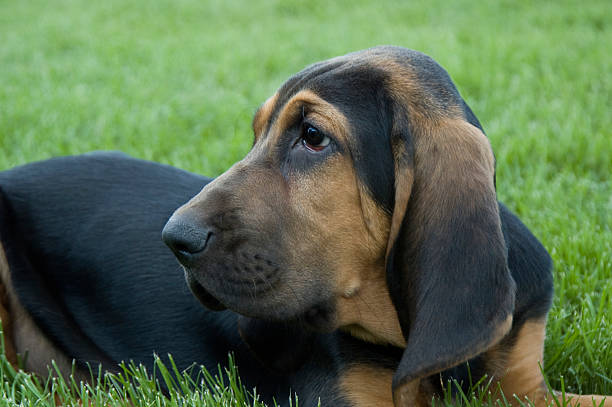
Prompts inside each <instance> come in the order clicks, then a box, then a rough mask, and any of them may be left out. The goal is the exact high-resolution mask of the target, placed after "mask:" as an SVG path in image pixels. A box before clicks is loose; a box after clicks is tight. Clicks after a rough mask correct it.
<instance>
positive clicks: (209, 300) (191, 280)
mask: <svg viewBox="0 0 612 407" xmlns="http://www.w3.org/2000/svg"><path fill="white" fill-rule="evenodd" d="M185 281H187V286H189V289H190V290H191V293H192V294H193V296H194V297H196V298H197V299H198V301H200V303H202V305H204V306H205V307H206V308H208V309H211V310H213V311H223V310H224V309H227V307H226V306H225V305H223V304H222V303H221V301H219V300H218V299H216V298H215V297H213V295H212V294H211V293H209V292H208V291H206V289H205V288H204V287H202V285H201V284H200V283H199V282H198V280H196V278H195V277H194V276H193V274H191V272H190V271H189V270H188V269H187V268H185Z"/></svg>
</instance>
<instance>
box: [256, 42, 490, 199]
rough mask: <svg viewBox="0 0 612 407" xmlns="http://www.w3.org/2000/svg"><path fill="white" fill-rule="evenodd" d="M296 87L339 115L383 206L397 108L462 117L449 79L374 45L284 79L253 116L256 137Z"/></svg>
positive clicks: (419, 58)
mask: <svg viewBox="0 0 612 407" xmlns="http://www.w3.org/2000/svg"><path fill="white" fill-rule="evenodd" d="M302 91H309V92H311V93H313V94H315V95H317V96H318V97H319V98H321V99H323V100H324V101H325V102H327V103H329V104H331V105H333V107H334V109H336V110H337V111H338V112H340V113H341V114H342V115H343V116H344V118H345V120H344V122H345V123H347V124H348V126H349V128H348V129H346V131H347V133H348V134H350V137H349V140H348V143H349V146H348V147H349V150H350V153H351V156H352V159H353V163H354V165H355V167H356V170H357V173H358V175H359V178H360V179H361V180H362V182H363V184H364V185H365V186H366V187H367V189H368V190H369V192H370V193H371V195H372V196H373V197H374V198H375V200H376V201H378V202H379V203H380V204H381V205H382V206H383V207H385V208H386V209H390V208H391V206H392V202H393V185H394V175H393V154H392V146H391V132H392V130H393V127H394V122H393V120H394V117H396V116H397V115H396V113H397V111H400V110H401V111H402V112H403V113H406V115H407V117H408V119H410V116H413V115H414V116H416V115H418V116H423V117H445V116H447V115H448V114H453V115H457V114H459V115H461V116H463V117H466V116H467V113H466V112H465V109H464V108H463V106H464V105H465V104H464V103H463V100H462V99H461V97H460V95H459V93H458V92H457V89H456V88H455V86H454V84H453V83H452V81H451V80H450V77H449V76H448V74H447V73H446V71H445V70H444V69H443V68H442V67H440V65H438V64H437V63H436V62H435V61H434V60H433V59H431V58H430V57H428V56H426V55H424V54H422V53H419V52H416V51H411V50H407V49H404V48H398V47H376V48H372V49H368V50H364V51H359V52H356V53H352V54H347V55H344V56H340V57H336V58H333V59H330V60H326V61H322V62H318V63H315V64H313V65H310V66H308V67H306V68H305V69H303V70H302V71H300V72H298V73H297V74H295V75H294V76H292V77H290V78H289V79H288V80H287V81H286V82H285V83H284V84H283V85H282V86H281V88H280V89H279V90H278V92H277V93H276V94H275V95H274V96H273V97H272V98H270V99H269V100H268V101H267V102H266V103H264V105H262V107H261V108H260V110H259V111H258V112H257V114H256V115H255V118H254V121H253V125H254V126H253V127H254V130H255V133H256V137H257V136H258V135H259V134H260V133H266V132H267V131H268V130H269V129H270V128H271V126H273V125H274V123H275V121H276V120H277V119H278V118H279V116H282V114H283V113H284V112H283V110H284V109H285V108H286V107H287V106H289V105H291V104H288V102H289V101H291V100H292V98H294V96H295V95H297V94H299V93H300V92H302ZM465 107H466V108H467V106H465ZM467 109H468V110H469V108H467ZM469 113H471V112H469ZM468 121H471V120H468ZM478 126H479V124H478Z"/></svg>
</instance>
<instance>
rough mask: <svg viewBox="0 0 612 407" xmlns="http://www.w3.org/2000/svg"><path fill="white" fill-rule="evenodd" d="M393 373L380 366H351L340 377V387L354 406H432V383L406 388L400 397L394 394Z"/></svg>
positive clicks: (415, 384)
mask: <svg viewBox="0 0 612 407" xmlns="http://www.w3.org/2000/svg"><path fill="white" fill-rule="evenodd" d="M393 374H394V372H393V370H392V369H387V368H384V367H379V366H373V365H365V364H358V365H353V366H349V367H348V368H347V369H346V370H345V371H344V372H343V373H342V375H341V377H340V388H341V389H342V393H343V394H344V395H345V397H346V398H348V400H349V401H350V402H351V403H352V405H353V406H354V407H391V406H395V407H397V406H402V407H403V406H410V407H427V406H430V405H431V404H432V403H431V401H432V399H433V394H434V388H433V386H432V385H431V383H430V382H429V381H423V382H420V383H419V382H413V383H412V384H411V385H410V386H405V387H403V390H404V391H403V392H402V394H401V395H393V393H392V391H391V383H392V380H393ZM394 398H396V399H395V400H394Z"/></svg>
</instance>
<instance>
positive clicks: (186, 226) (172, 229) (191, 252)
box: [162, 216, 213, 266]
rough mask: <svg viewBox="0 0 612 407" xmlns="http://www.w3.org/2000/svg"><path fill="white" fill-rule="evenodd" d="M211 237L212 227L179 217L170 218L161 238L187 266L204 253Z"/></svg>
mask: <svg viewBox="0 0 612 407" xmlns="http://www.w3.org/2000/svg"><path fill="white" fill-rule="evenodd" d="M212 239H213V231H212V228H208V227H203V226H200V225H198V224H196V223H194V222H191V221H189V220H187V219H183V218H181V217H179V218H175V217H174V216H173V217H172V218H170V220H169V221H168V223H166V226H164V230H163V231H162V240H163V241H164V243H166V245H168V247H170V249H172V251H173V252H174V255H175V256H176V257H177V258H178V260H179V261H180V262H181V263H182V264H183V265H185V266H189V265H190V264H191V263H192V262H193V261H194V260H195V259H196V258H197V257H198V256H199V255H200V254H202V253H204V252H205V251H206V248H207V247H208V246H209V244H210V242H211V240H212Z"/></svg>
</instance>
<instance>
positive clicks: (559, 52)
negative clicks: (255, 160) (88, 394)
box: [0, 0, 612, 405]
mask: <svg viewBox="0 0 612 407" xmlns="http://www.w3.org/2000/svg"><path fill="white" fill-rule="evenodd" d="M611 15H612V3H610V2H609V0H601V1H600V0H589V1H565V0H558V1H555V2H531V1H497V2H474V1H467V0H459V1H455V2H448V1H443V0H430V1H427V2H420V1H414V2H407V1H377V2H370V1H365V0H340V1H327V0H310V1H308V2H307V1H302V0H258V1H253V2H239V1H229V0H225V1H224V0H206V1H204V0H172V1H170V0H150V1H131V2H125V1H119V0H106V1H103V2H102V1H101V2H91V1H83V0H57V1H53V2H49V1H42V0H28V1H9V0H4V1H3V0H0V44H1V45H0V170H1V169H6V168H9V167H11V166H14V165H18V164H22V163H25V162H28V161H32V160H38V159H43V158H47V157H50V156H54V155H64V154H75V153H82V152H86V151H89V150H99V149H115V150H123V151H125V152H127V153H129V154H131V155H134V156H136V157H141V158H146V159H153V160H156V161H161V162H164V163H169V164H172V165H175V166H179V167H183V168H185V169H188V170H192V171H196V172H200V173H203V174H206V175H217V174H219V173H221V172H222V171H223V170H225V169H227V168H228V167H229V166H230V165H231V163H233V162H234V161H236V160H238V159H239V158H240V157H242V156H243V155H244V154H245V153H246V152H247V151H248V149H249V147H250V145H251V137H252V134H251V130H250V121H251V116H252V114H253V113H254V111H255V109H256V108H257V107H258V106H259V104H260V103H262V102H263V101H264V100H265V99H266V98H267V97H268V96H269V95H270V94H272V92H273V91H274V90H276V88H277V87H278V86H280V85H281V83H282V82H283V81H284V80H285V79H286V78H287V77H288V76H289V75H291V74H292V73H295V72H297V71H298V70H300V69H301V68H303V67H304V66H305V65H307V64H309V63H312V62H315V61H317V60H321V59H325V58H329V57H332V56H335V55H339V54H344V53H347V52H350V51H354V50H357V49H362V48H366V47H369V46H373V45H377V44H395V45H401V46H406V47H409V48H413V49H417V50H420V51H423V52H425V53H427V54H429V55H430V56H432V57H433V58H434V59H436V60H437V61H438V62H439V63H440V64H441V65H442V66H444V67H445V68H446V69H447V70H448V71H449V73H450V75H451V77H452V78H453V79H454V81H455V83H456V85H457V87H458V88H459V90H460V92H461V93H462V95H463V96H464V98H465V99H466V101H467V102H468V104H470V106H471V107H472V109H473V110H474V112H475V113H476V115H477V116H478V118H479V119H480V121H481V122H482V124H483V126H484V128H485V130H486V131H487V134H488V136H489V138H490V140H491V142H492V145H493V149H494V151H495V153H496V156H497V187H498V194H499V197H500V199H501V200H502V201H504V202H505V203H506V204H507V205H508V206H509V207H510V208H511V209H513V210H514V211H515V212H517V213H518V214H519V216H520V217H521V218H522V220H523V221H524V222H525V223H526V224H527V225H528V226H529V227H530V228H531V230H532V231H533V232H534V233H535V234H536V235H537V236H538V237H539V238H540V239H541V240H542V242H543V243H544V245H545V246H546V247H547V248H548V250H549V251H550V253H551V254H552V256H553V258H554V261H555V269H556V270H555V281H556V283H555V288H556V297H555V302H554V308H553V310H552V312H551V313H550V316H549V325H548V332H547V340H546V356H545V367H544V371H545V373H546V375H547V377H548V379H549V381H550V383H551V385H552V386H553V387H555V388H560V387H561V382H562V381H563V383H564V386H565V388H566V389H567V390H571V391H576V392H583V393H600V394H601V393H604V394H612V226H611V223H612V185H611V180H610V178H611V174H612V114H611V112H610V108H611V106H612V76H611V73H612V57H611V56H610V55H611V54H610V44H612V20H611V19H610V16H611ZM9 370H10V369H8V368H7V367H6V366H5V367H4V368H2V369H1V370H0V373H1V378H2V379H3V382H4V385H3V388H4V397H3V398H2V399H1V400H0V403H4V404H11V403H13V402H14V399H13V401H11V400H12V399H11V394H12V395H13V396H15V397H17V396H19V397H18V398H20V397H22V396H25V398H24V399H22V401H23V403H24V405H51V404H52V403H53V398H52V397H49V392H48V390H47V391H45V390H40V388H42V387H44V383H39V385H36V384H35V383H34V382H33V381H31V379H29V378H27V377H26V376H23V374H19V375H18V376H17V379H16V378H15V376H14V374H13V372H9ZM109 380H110V379H109ZM115 380H118V379H115ZM224 385H227V380H226V383H225V384H224ZM37 386H38V387H37ZM11 388H12V389H13V390H14V392H13V393H10V391H9V390H10V389H11ZM143 388H144V389H145V390H146V389H147V387H146V386H144V387H143ZM109 392H110V393H109V394H111V395H112V394H113V392H112V391H110V390H109ZM115 392H117V390H115ZM156 394H157V395H156ZM20 395H21V396H20ZM116 395H117V397H119V396H121V394H120V392H119V393H117V394H116ZM149 396H150V397H151V399H146V398H145V399H144V400H145V402H144V403H143V404H142V405H144V404H147V402H148V401H150V402H151V403H157V401H154V400H161V401H159V402H160V403H165V402H167V399H164V398H159V397H161V396H159V394H158V393H156V392H155V391H153V390H152V391H151V394H149ZM149 396H147V397H149ZM155 397H158V399H156V398H155ZM232 397H234V396H232ZM146 400H148V401H146ZM164 400H165V401H164ZM194 400H195V399H194ZM230 400H232V398H231V397H230ZM233 400H234V401H236V400H235V399H233ZM175 401H176V400H175ZM107 402H108V401H107ZM236 402H237V404H236V405H241V404H240V402H239V401H236ZM177 403H178V402H177ZM210 403H212V404H207V405H216V404H215V403H217V402H214V401H211V402H210ZM219 403H220V402H219ZM179 404H180V403H179ZM137 405H140V404H137ZM223 405H230V404H223ZM251 405H252V404H251ZM474 405H479V404H478V403H476V404H474Z"/></svg>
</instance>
